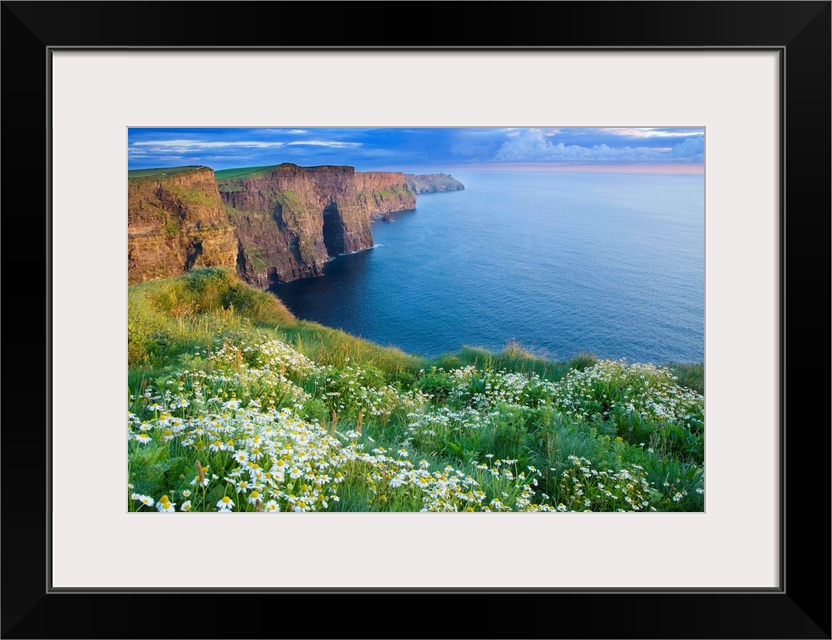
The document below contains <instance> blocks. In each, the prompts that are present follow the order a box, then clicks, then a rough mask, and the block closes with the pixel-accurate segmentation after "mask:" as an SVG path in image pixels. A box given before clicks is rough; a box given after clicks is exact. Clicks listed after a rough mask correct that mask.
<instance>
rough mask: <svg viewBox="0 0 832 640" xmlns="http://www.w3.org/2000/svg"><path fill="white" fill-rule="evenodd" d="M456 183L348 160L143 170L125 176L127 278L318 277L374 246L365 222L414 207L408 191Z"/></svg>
mask: <svg viewBox="0 0 832 640" xmlns="http://www.w3.org/2000/svg"><path fill="white" fill-rule="evenodd" d="M460 189H464V187H463V186H462V184H461V183H459V182H458V181H457V180H455V179H454V178H452V177H451V176H448V175H445V174H432V175H413V174H407V175H406V174H403V173H395V172H379V171H370V172H357V171H355V169H354V168H353V167H347V166H321V167H299V166H297V165H294V164H281V165H277V166H272V167H255V168H246V169H228V170H223V171H217V172H216V173H215V172H214V171H212V170H211V169H210V168H208V167H177V168H171V169H150V170H139V171H130V172H129V173H128V212H127V213H128V258H127V263H128V282H129V283H130V284H134V283H136V282H142V281H145V280H152V279H156V278H167V277H171V276H176V275H179V274H181V273H184V272H185V271H188V270H189V269H191V268H193V267H199V266H227V267H234V266H236V268H237V271H238V273H239V275H240V276H241V277H242V278H243V279H244V280H245V281H247V282H249V283H250V284H254V285H256V286H259V287H261V288H264V289H266V288H269V287H271V286H273V285H275V284H278V283H281V282H288V281H290V280H297V279H298V278H307V277H311V276H319V275H322V274H323V267H324V264H325V263H326V262H327V261H328V260H331V259H332V258H334V257H335V256H337V255H341V254H345V253H354V252H356V251H361V250H363V249H369V248H370V247H372V246H373V235H372V232H371V225H372V222H373V220H374V219H378V218H381V217H384V216H386V214H388V213H393V212H396V211H408V210H412V209H415V208H416V193H421V192H431V191H453V190H460Z"/></svg>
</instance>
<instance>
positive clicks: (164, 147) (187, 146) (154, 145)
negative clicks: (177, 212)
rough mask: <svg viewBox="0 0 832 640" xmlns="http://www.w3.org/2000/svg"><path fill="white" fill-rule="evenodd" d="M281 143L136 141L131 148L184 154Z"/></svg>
mask: <svg viewBox="0 0 832 640" xmlns="http://www.w3.org/2000/svg"><path fill="white" fill-rule="evenodd" d="M284 144H285V143H283V142H258V141H255V140H229V141H222V142H218V141H210V142H209V141H206V140H187V139H181V140H138V141H136V142H134V143H133V144H132V147H147V148H148V149H149V150H151V151H165V152H178V153H186V152H188V151H204V150H206V149H228V148H246V149H274V148H277V147H282V146H284Z"/></svg>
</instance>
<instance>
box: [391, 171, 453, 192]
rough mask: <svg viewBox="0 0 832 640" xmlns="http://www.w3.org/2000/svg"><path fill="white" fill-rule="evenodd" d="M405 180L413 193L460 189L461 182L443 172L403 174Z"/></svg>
mask: <svg viewBox="0 0 832 640" xmlns="http://www.w3.org/2000/svg"><path fill="white" fill-rule="evenodd" d="M404 179H405V182H406V183H407V186H408V187H409V188H410V190H411V191H413V192H414V193H435V192H437V191H462V190H464V189H465V187H464V186H463V184H462V183H461V182H460V181H459V180H457V179H456V178H453V177H451V176H450V175H447V174H445V173H425V174H421V175H416V174H412V173H406V174H404Z"/></svg>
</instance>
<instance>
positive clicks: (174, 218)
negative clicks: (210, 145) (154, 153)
mask: <svg viewBox="0 0 832 640" xmlns="http://www.w3.org/2000/svg"><path fill="white" fill-rule="evenodd" d="M127 194H128V197H127V274H128V283H129V284H134V283H136V282H142V281H144V280H153V279H156V278H167V277H171V276H176V275H179V274H181V273H184V272H185V271H188V270H189V269H191V268H193V267H227V266H231V267H233V266H234V265H235V264H236V262H237V238H236V237H235V235H234V228H233V227H232V225H231V224H230V223H229V221H228V217H227V216H226V215H225V211H224V210H223V204H222V200H221V199H220V194H219V192H218V190H217V184H216V181H215V179H214V172H213V171H212V170H211V169H209V168H208V167H178V168H175V169H145V170H140V171H130V172H128V180H127Z"/></svg>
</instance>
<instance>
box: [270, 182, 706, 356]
mask: <svg viewBox="0 0 832 640" xmlns="http://www.w3.org/2000/svg"><path fill="white" fill-rule="evenodd" d="M452 175H453V176H454V177H455V178H457V179H458V180H460V181H461V182H462V183H463V184H464V185H465V190H464V191H456V192H448V193H436V194H420V195H419V196H418V201H417V209H416V210H415V211H412V212H403V213H398V214H393V215H392V220H391V221H390V222H382V221H379V222H375V223H374V224H373V237H374V239H375V243H376V246H375V247H374V248H373V249H370V250H367V251H363V252H360V253H356V254H352V255H347V256H339V257H337V258H335V259H334V260H332V261H331V262H329V263H328V264H327V265H326V268H325V275H324V276H322V277H319V278H309V279H304V280H298V281H294V282H290V283H286V284H282V285H278V286H277V287H276V288H275V289H274V293H276V295H277V296H278V297H279V298H280V299H281V300H283V301H284V302H285V303H286V305H287V306H288V307H289V309H291V311H292V312H293V313H294V314H295V315H296V316H298V317H300V318H303V319H306V320H313V321H315V322H319V323H321V324H324V325H327V326H329V327H334V328H338V329H342V330H344V331H347V332H349V333H351V334H354V335H357V336H361V337H364V338H366V339H368V340H372V341H373V342H376V343H379V344H382V345H392V346H396V347H398V348H400V349H402V350H404V351H406V352H410V353H415V354H420V355H425V356H436V355H440V354H443V353H448V352H453V351H457V350H459V349H460V348H461V347H462V346H463V345H470V346H480V347H485V348H486V349H489V350H491V351H499V350H501V349H502V348H504V347H505V346H506V345H508V344H509V343H512V342H513V343H517V344H519V345H520V346H521V347H523V348H525V349H527V350H529V351H531V352H532V353H535V354H538V355H542V356H546V357H550V358H555V359H566V358H569V357H572V356H574V355H576V354H578V353H581V352H586V353H591V354H594V355H596V356H598V357H601V358H614V359H621V358H624V359H626V360H627V361H628V362H652V363H655V364H664V363H668V362H671V361H674V362H702V361H703V360H704V348H705V339H704V330H705V328H704V294H705V246H704V235H705V206H704V196H705V189H704V177H703V176H701V175H696V176H691V175H665V174H613V173H582V172H544V171H541V172H520V171H506V172H498V171H471V172H457V171H453V172H452Z"/></svg>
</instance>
